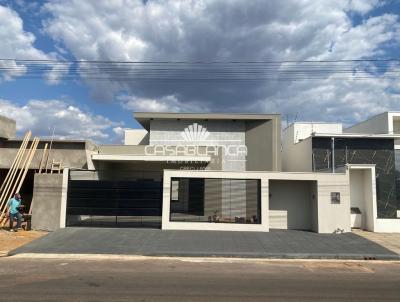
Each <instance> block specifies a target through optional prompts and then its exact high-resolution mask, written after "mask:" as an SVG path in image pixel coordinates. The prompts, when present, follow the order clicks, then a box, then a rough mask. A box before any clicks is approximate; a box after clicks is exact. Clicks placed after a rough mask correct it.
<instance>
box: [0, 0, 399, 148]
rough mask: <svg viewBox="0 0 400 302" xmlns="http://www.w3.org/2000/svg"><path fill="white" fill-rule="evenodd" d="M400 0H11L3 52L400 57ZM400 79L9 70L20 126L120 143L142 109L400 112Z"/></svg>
mask: <svg viewBox="0 0 400 302" xmlns="http://www.w3.org/2000/svg"><path fill="white" fill-rule="evenodd" d="M399 13H400V1H394V0H393V1H375V0H357V1H356V0H353V1H350V0H343V1H328V0H321V1H311V0H310V1H302V2H300V1H295V0H293V1H292V0H287V1H268V2H266V1H258V0H254V1H234V0H231V1H222V0H215V1H212V0H210V1H155V0H153V1H152V0H150V1H147V2H143V1H141V0H138V1H134V0H132V1H127V0H126V1H123V0H118V1H102V0H99V1H95V0H93V1H90V0H88V1H79V0H66V1H57V0H56V1H37V2H35V1H23V0H19V1H17V0H16V1H11V0H8V1H4V0H0V17H1V18H0V39H1V41H3V43H2V44H0V57H1V58H12V59H38V58H40V59H58V60H131V61H146V60H147V61H163V60H181V61H197V60H205V61H212V60H216V61H226V60H237V61H241V60H251V61H266V60H275V61H282V60H325V59H334V60H342V59H347V60H348V59H376V58H379V59H387V58H397V59H398V58H399V56H398V53H399V51H400V47H399V42H400V18H399ZM396 68H397V67H396ZM398 82H399V81H398V80H396V79H388V78H385V77H382V76H377V77H376V78H374V79H368V80H367V81H346V80H344V81H338V80H334V79H331V78H327V79H323V80H319V81H306V80H304V81H296V82H282V83H277V82H268V81H266V82H257V83H251V84H235V83H229V82H227V83H194V84H190V85H189V84H187V83H182V82H179V81H172V82H168V83H159V82H158V83H151V85H149V84H146V83H140V82H139V83H137V82H132V81H131V80H129V79H119V80H114V81H102V82H98V81H97V82H96V81H93V80H90V79H83V78H76V79H75V80H73V81H71V80H66V79H62V78H61V79H60V80H59V81H57V83H51V82H49V81H46V79H44V78H43V79H41V78H36V79H23V76H22V75H15V76H12V77H8V78H6V77H2V74H1V73H0V114H2V115H6V116H10V117H13V118H15V119H17V123H18V131H19V133H23V132H24V131H26V130H28V129H32V130H33V131H34V132H36V133H37V134H38V135H42V136H47V135H49V134H50V133H51V129H52V127H55V128H56V134H57V135H58V136H60V137H64V138H89V139H93V140H95V141H97V142H104V143H115V142H119V141H120V140H121V138H122V132H123V129H124V128H130V127H132V128H133V127H138V124H137V123H136V122H135V120H134V119H133V118H132V112H133V111H208V112H214V111H215V112H217V111H219V112H221V111H232V112H240V111H242V112H266V113H272V112H279V113H282V114H283V115H284V118H283V119H285V117H286V116H288V117H289V120H292V119H293V118H294V117H295V116H297V117H298V119H299V120H314V121H316V120H326V121H335V122H343V123H345V124H351V123H353V122H357V121H359V120H362V119H364V118H366V117H368V116H370V115H373V114H377V113H379V112H380V111H383V110H400V85H399V83H398Z"/></svg>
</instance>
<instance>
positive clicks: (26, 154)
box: [0, 131, 39, 226]
mask: <svg viewBox="0 0 400 302" xmlns="http://www.w3.org/2000/svg"><path fill="white" fill-rule="evenodd" d="M31 135H32V133H31V131H29V132H27V133H26V134H25V137H24V139H23V141H22V143H21V147H20V148H19V150H18V152H17V155H16V156H15V158H14V161H13V163H12V164H11V167H10V169H9V170H8V173H7V175H6V178H5V179H4V182H3V184H2V185H1V187H0V226H4V225H5V224H6V223H7V221H8V213H7V210H8V208H7V202H8V200H10V198H12V197H13V195H14V194H15V193H16V192H19V191H20V189H21V187H22V185H23V183H24V181H25V177H26V175H27V173H28V170H29V167H30V165H31V162H32V159H33V156H34V155H35V153H36V149H37V147H38V144H39V138H38V137H34V138H33V140H32V142H31V143H30V145H29V142H30V138H31Z"/></svg>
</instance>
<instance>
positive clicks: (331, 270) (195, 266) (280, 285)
mask: <svg viewBox="0 0 400 302" xmlns="http://www.w3.org/2000/svg"><path fill="white" fill-rule="evenodd" d="M0 280H1V282H0V300H1V301H176V302H177V301H208V302H211V301H231V302H232V301H267V300H268V301H320V300H327V301H363V302H365V301H397V302H398V301H400V263H399V262H397V263H394V262H386V263H376V262H325V261H324V262H312V261H307V262H304V261H287V262H283V261H282V262H271V261H256V260H250V261H247V260H240V261H237V262H236V261H233V262H232V261H225V260H220V259H219V260H215V262H213V261H208V260H206V261H203V260H201V259H194V260H193V259H192V260H190V259H184V260H182V259H159V260H158V259H145V260H143V259H141V260H129V261H126V260H104V259H103V260H71V259H70V260H67V259H46V260H44V259H15V258H0Z"/></svg>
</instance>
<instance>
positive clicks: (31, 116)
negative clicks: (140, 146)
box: [0, 99, 120, 142]
mask: <svg viewBox="0 0 400 302" xmlns="http://www.w3.org/2000/svg"><path fill="white" fill-rule="evenodd" d="M0 115H4V116H6V117H10V118H13V119H15V120H16V121H17V131H18V132H19V133H24V132H26V131H28V130H31V131H32V132H33V133H34V134H35V135H39V136H41V137H49V136H51V135H52V131H53V127H54V129H55V135H56V137H57V138H61V139H92V140H94V141H97V142H102V141H107V140H110V139H112V138H110V134H109V131H111V130H112V128H114V127H118V126H119V125H120V123H116V122H113V121H111V120H110V119H108V118H106V117H104V116H101V115H95V114H93V113H90V112H87V111H84V110H82V109H80V108H78V107H77V106H74V105H71V104H69V103H67V102H65V101H61V100H30V101H28V102H27V103H26V104H25V105H17V104H15V103H13V102H11V101H9V100H4V99H0Z"/></svg>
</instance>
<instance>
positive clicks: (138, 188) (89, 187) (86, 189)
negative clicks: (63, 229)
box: [66, 179, 162, 228]
mask: <svg viewBox="0 0 400 302" xmlns="http://www.w3.org/2000/svg"><path fill="white" fill-rule="evenodd" d="M161 208H162V180H153V179H136V180H132V181H127V180H124V181H111V180H70V181H69V185H68V200H67V221H66V225H67V226H96V227H98V226H103V227H157V228H158V227H161Z"/></svg>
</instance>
